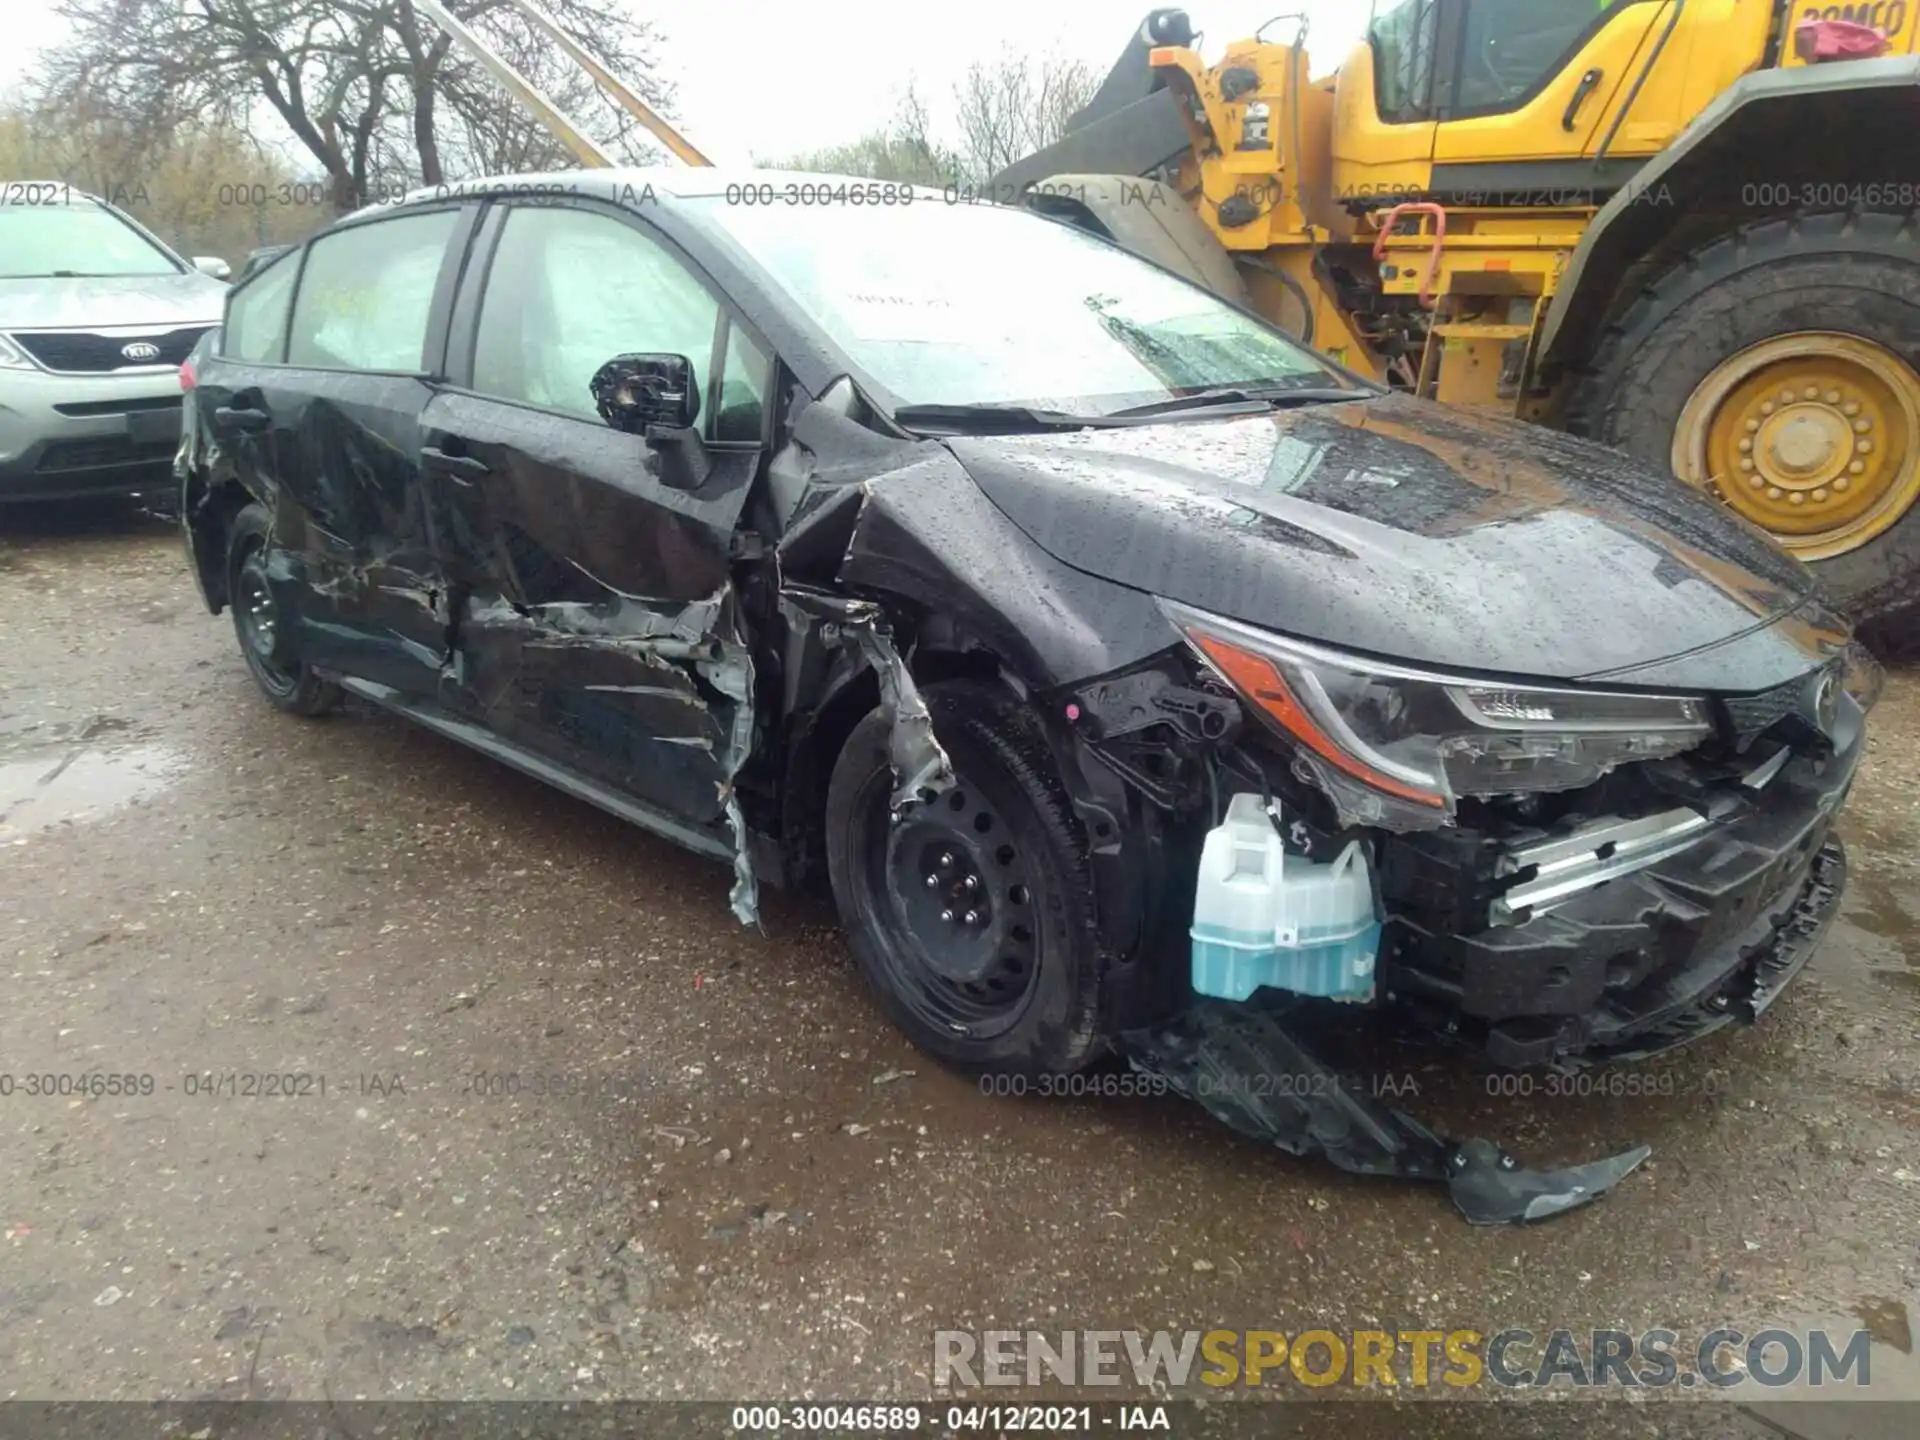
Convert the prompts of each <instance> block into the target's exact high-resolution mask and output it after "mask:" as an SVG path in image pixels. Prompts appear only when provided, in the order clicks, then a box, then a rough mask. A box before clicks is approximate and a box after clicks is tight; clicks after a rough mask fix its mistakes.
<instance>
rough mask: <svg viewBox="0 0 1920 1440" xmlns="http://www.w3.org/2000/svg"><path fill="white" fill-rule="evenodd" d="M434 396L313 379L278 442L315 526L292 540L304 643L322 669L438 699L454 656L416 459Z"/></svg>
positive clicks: (409, 382) (387, 382) (382, 379)
mask: <svg viewBox="0 0 1920 1440" xmlns="http://www.w3.org/2000/svg"><path fill="white" fill-rule="evenodd" d="M430 393H431V392H430V391H429V389H428V387H427V385H426V384H425V382H423V381H421V380H419V379H417V378H414V377H411V376H396V375H374V374H350V373H344V372H343V373H329V372H307V373H306V374H305V375H304V376H303V379H302V393H301V395H300V397H299V400H298V402H297V404H296V408H294V409H293V410H292V411H291V413H289V414H288V415H287V416H286V417H285V429H284V431H280V432H279V433H278V434H277V436H276V438H277V439H278V441H279V471H278V473H279V477H280V482H281V485H282V486H283V487H284V489H285V491H286V496H287V498H288V499H289V500H290V501H291V502H292V505H293V508H296V509H297V510H299V511H300V512H301V513H302V515H303V516H304V518H305V524H304V525H302V526H301V527H299V529H298V530H297V531H296V530H294V529H292V528H291V527H289V529H288V531H287V533H286V535H285V536H284V537H283V538H284V540H285V541H287V542H289V544H290V546H291V544H293V543H297V545H298V548H297V549H291V548H290V550H289V555H288V560H289V562H297V564H298V565H299V567H300V568H301V569H302V570H304V572H305V584H304V587H302V589H303V593H302V594H297V595H296V594H290V595H289V603H290V604H291V606H292V607H293V613H294V614H295V615H297V616H298V624H299V627H300V632H301V635H302V637H303V638H302V644H303V645H305V646H306V647H308V650H309V653H311V654H312V655H314V656H315V663H318V664H324V665H327V666H329V667H331V668H334V669H338V670H341V671H343V672H345V673H347V674H351V675H360V676H364V677H365V678H367V679H371V680H377V681H379V682H380V683H382V684H386V685H393V686H395V687H398V688H400V689H404V690H407V691H410V692H412V693H415V694H432V693H433V690H434V687H435V685H436V683H437V674H438V670H439V666H440V663H441V661H442V659H443V658H444V655H445V652H446V592H447V587H446V580H445V577H444V575H443V573H442V572H441V569H440V566H439V562H438V560H437V558H436V556H435V553H434V545H433V541H432V536H431V532H430V530H429V526H428V518H427V514H426V509H425V505H424V496H423V494H422V491H421V486H420V473H419V464H418V459H417V454H416V452H417V449H418V445H419V438H418V437H419V418H420V412H421V409H422V408H423V407H424V406H425V405H426V403H427V400H428V397H429V395H430ZM290 398H291V397H290ZM278 427H279V417H278V416H276V430H278Z"/></svg>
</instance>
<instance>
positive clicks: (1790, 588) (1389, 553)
mask: <svg viewBox="0 0 1920 1440" xmlns="http://www.w3.org/2000/svg"><path fill="white" fill-rule="evenodd" d="M949 443H950V444H951V446H952V448H953V452H954V454H955V455H957V456H958V457H959V459H960V461H961V462H962V463H963V464H964V465H965V466H966V467H967V470H968V472H969V473H970V474H971V475H972V476H973V478H974V480H975V482H976V483H977V484H978V485H979V486H980V488H981V489H982V490H984V491H985V492H986V494H987V495H988V496H989V497H990V498H991V499H992V500H993V502H994V503H995V504H996V505H997V506H998V507H999V508H1000V509H1001V510H1002V511H1003V512H1004V513H1005V514H1006V515H1007V516H1008V518H1010V519H1011V520H1012V521H1013V522H1014V523H1015V524H1016V525H1018V526H1019V527H1020V528H1021V530H1023V531H1024V532H1025V533H1026V534H1027V535H1028V536H1029V537H1030V538H1031V539H1032V540H1033V541H1034V543H1036V544H1037V545H1039V546H1040V547H1041V548H1042V549H1044V550H1046V551H1047V552H1048V553H1049V554H1050V555H1052V556H1054V557H1055V558H1056V559H1058V560H1061V561H1063V562H1065V563H1066V564H1068V565H1070V566H1073V567H1074V568H1075V569H1078V570H1083V571H1086V572H1088V573H1090V574H1093V575H1098V576H1100V577H1102V578H1104V579H1107V580H1111V581H1115V582H1117V583H1119V584H1123V585H1127V586H1131V587H1134V588H1136V589H1140V590H1145V591H1148V592H1150V593H1152V594H1155V595H1163V596H1166V597H1168V598H1170V599H1175V600H1182V601H1185V602H1186V603H1188V604H1190V605H1196V606H1199V607H1200V608H1202V609H1205V610H1211V611H1214V612H1215V613H1217V614H1221V615H1228V616H1232V617H1233V618H1235V619H1239V620H1244V621H1246V622H1248V623H1249V624H1253V625H1259V626H1262V627H1264V628H1267V629H1270V630H1274V631H1277V632H1279V633H1282V634H1286V635H1293V636H1297V637H1300V638H1302V639H1309V640H1318V641H1321V642H1323V643H1325V644H1329V645H1337V646H1341V647H1344V648H1347V649H1352V650H1360V651H1366V652H1368V653H1371V654H1374V655H1378V656H1386V657H1392V658H1396V659H1401V660H1407V661H1413V662H1419V663H1424V664H1429V665H1437V666H1444V667H1447V668H1451V669H1460V670H1473V671H1480V672H1486V673H1492V674H1506V675H1511V676H1537V677H1542V678H1551V679H1560V680H1579V679H1593V678H1596V677H1600V676H1607V675H1619V676H1620V678H1622V679H1623V680H1630V681H1633V682H1635V683H1644V684H1650V685H1670V684H1681V683H1691V684H1692V685H1695V686H1697V687H1699V688H1705V689H1731V690H1741V689H1759V688H1764V687H1765V686H1767V685H1770V684H1774V683H1778V680H1779V679H1780V678H1782V676H1783V675H1791V674H1796V673H1799V672H1800V671H1801V670H1804V669H1806V668H1809V667H1811V666H1812V665H1814V664H1817V663H1819V662H1820V660H1821V659H1822V658H1824V655H1823V652H1830V651H1831V649H1832V648H1833V646H1834V645H1836V644H1838V643H1842V641H1843V640H1844V635H1843V634H1842V633H1841V632H1840V631H1839V630H1838V629H1837V628H1836V626H1835V625H1834V624H1833V622H1832V621H1831V619H1830V617H1827V616H1826V615H1825V613H1824V612H1822V611H1820V609H1819V607H1818V605H1817V604H1812V603H1809V601H1810V597H1811V596H1812V595H1813V592H1814V580H1813V577H1812V573H1811V572H1810V571H1809V570H1807V569H1806V568H1805V567H1804V566H1802V565H1801V564H1800V563H1799V562H1797V561H1796V560H1794V559H1793V558H1792V557H1790V556H1788V555H1787V554H1786V553H1785V552H1783V551H1782V550H1780V549H1779V548H1777V547H1776V546H1775V545H1774V544H1773V543H1772V542H1771V541H1769V540H1768V539H1767V537H1766V536H1765V535H1763V534H1762V533H1761V532H1760V531H1759V530H1757V529H1755V528H1753V527H1752V526H1749V525H1747V524H1746V523H1745V522H1744V521H1742V520H1740V519H1738V518H1737V517H1735V516H1734V515H1732V514H1731V513H1730V512H1728V511H1727V510H1725V509H1724V508H1723V507H1721V506H1720V505H1718V504H1716V503H1715V502H1713V501H1712V500H1710V499H1709V498H1707V497H1706V496H1704V495H1701V494H1699V493H1698V492H1696V491H1693V490H1691V489H1688V488H1687V487H1685V486H1682V485H1680V484H1678V483H1676V482H1675V481H1673V480H1672V479H1670V478H1669V477H1667V476H1664V475H1659V474H1656V473H1655V472H1653V471H1652V470H1649V469H1648V468H1646V467H1645V466H1643V465H1640V464H1638V463H1637V462H1635V461H1633V460H1630V459H1628V458H1627V457H1625V456H1624V455H1620V454H1618V453H1616V452H1614V451H1612V450H1608V449H1604V448H1602V447H1600V446H1598V445H1592V444H1589V443H1587V442H1584V441H1580V440H1576V439H1572V438H1570V437H1568V436H1565V435H1560V434H1556V433H1554V432H1552V431H1548V430H1542V429H1539V428H1537V427H1535V426H1531V425H1523V424H1520V423H1519V422H1516V421H1511V420H1502V419H1498V418H1486V417H1481V416H1476V415H1471V414H1468V413H1465V412H1462V411H1459V410H1452V409H1448V408H1446V407H1443V406H1439V405H1434V404H1430V403H1428V402H1424V401H1418V400H1411V399H1407V398H1404V397H1401V396H1382V397H1380V398H1378V399H1371V400H1362V401H1352V402H1346V403H1337V404H1328V405H1316V406H1312V407H1308V408H1302V409H1295V410H1283V411H1280V412H1278V413H1276V414H1274V415H1272V416H1265V415H1262V416H1256V417H1253V418H1244V419H1233V420H1190V421H1187V422H1185V423H1169V424H1164V425H1151V426H1145V427H1140V428H1128V429H1111V430H1095V431H1079V432H1074V433H1070V434H1063V435H1040V436H1020V437H1014V438H999V437H996V438H990V439H989V438H974V437H963V438H957V439H954V440H952V441H950V442H949ZM1795 611H1800V612H1802V613H1801V614H1800V615H1799V616H1798V617H1797V618H1796V623H1794V624H1790V625H1775V624H1774V622H1776V621H1778V620H1780V619H1781V618H1782V617H1784V616H1787V615H1789V614H1792V613H1793V612H1795ZM1809 621H1812V623H1809ZM1769 627H1771V628H1769ZM1759 632H1766V633H1765V634H1761V633H1759ZM1741 637H1746V639H1745V641H1744V643H1743V644H1741V645H1738V646H1731V647H1729V646H1728V645H1727V643H1726V642H1729V641H1733V640H1736V639H1740V638H1741ZM1710 650H1713V651H1717V652H1720V656H1721V658H1720V660H1719V661H1718V662H1705V663H1697V664H1689V665H1680V666H1675V665H1673V664H1667V665H1659V664H1657V663H1656V662H1661V661H1669V660H1671V659H1672V658H1673V657H1676V656H1693V655H1696V654H1698V653H1699V652H1704V651H1710ZM1735 653H1737V654H1738V655H1739V656H1740V657H1741V659H1740V661H1739V663H1737V664H1729V663H1727V662H1728V661H1731V660H1732V658H1733V655H1734V654H1735ZM1629 671H1638V672H1641V673H1639V674H1633V675H1629V674H1624V673H1623V672H1629Z"/></svg>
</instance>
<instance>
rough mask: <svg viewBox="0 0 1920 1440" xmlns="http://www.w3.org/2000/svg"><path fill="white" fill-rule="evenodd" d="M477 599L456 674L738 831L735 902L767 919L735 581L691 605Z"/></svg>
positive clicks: (454, 663)
mask: <svg viewBox="0 0 1920 1440" xmlns="http://www.w3.org/2000/svg"><path fill="white" fill-rule="evenodd" d="M603 588H605V589H607V590H608V591H609V593H608V596H607V598H606V599H603V600H599V601H593V602H583V601H560V600H556V601H549V602H546V603H542V604H535V605H525V604H518V603H515V602H514V601H512V600H509V599H506V598H503V597H498V596H496V597H494V598H490V599H486V600H479V599H472V600H469V601H468V602H467V604H466V606H465V608H464V610H463V612H462V614H461V616H460V619H459V622H458V624H457V626H455V627H454V635H453V641H452V645H451V647H450V651H449V655H448V658H447V662H446V668H445V675H446V678H447V680H448V682H449V683H451V684H452V685H454V686H456V687H457V688H458V689H460V690H461V691H463V692H464V693H465V695H466V696H467V697H468V705H469V708H471V709H473V710H475V711H477V712H478V713H480V714H483V715H486V716H487V717H488V724H489V725H490V726H492V727H493V728H494V729H496V730H499V731H501V732H502V733H504V734H507V735H509V736H514V735H515V734H516V732H519V734H520V735H521V736H523V737H524V738H525V739H526V740H527V741H528V742H531V743H538V744H540V745H541V746H542V747H543V748H547V749H549V750H550V749H551V748H552V747H553V746H554V745H555V744H556V743H557V744H559V745H560V746H562V747H563V750H564V753H563V754H562V756H561V758H562V759H563V760H564V761H565V762H566V763H568V764H569V765H571V766H573V767H574V768H576V769H578V770H581V771H583V772H585V773H587V774H589V775H591V776H592V777H593V778H595V779H596V780H599V781H601V782H602V783H609V784H612V785H614V786H615V787H616V788H618V789H620V790H621V791H622V792H623V793H631V794H634V795H636V796H640V797H643V798H645V799H647V800H649V801H650V802H652V803H654V804H656V805H659V806H660V807H662V808H663V809H664V810H665V811H667V812H668V813H671V814H676V815H682V816H687V817H691V818H693V819H695V820H698V821H700V822H701V823H704V824H708V825H711V826H714V827H716V828H718V827H719V826H722V825H724V826H725V827H726V830H727V831H728V832H729V833H730V835H731V837H732V846H731V848H732V853H733V868H734V883H733V890H732V895H731V904H732V908H733V913H734V915H735V917H736V918H738V919H739V921H740V922H741V923H742V924H744V925H753V924H757V923H758V921H759V894H758V885H757V881H756V877H755V874H754V869H753V864H752V860H751V858H750V851H749V848H748V837H747V824H746V818H745V816H744V815H743V813H742V812H741V808H740V804H739V800H738V799H737V797H736V795H735V793H734V780H735V777H736V776H737V775H738V773H739V771H740V769H741V767H742V766H744V765H745V764H746V762H747V759H748V757H749V755H750V753H751V751H752V748H753V738H754V708H753V684H754V678H753V677H754V670H753V661H752V657H751V654H750V652H749V650H748V647H747V645H746V642H745V641H744V640H743V639H742V638H741V635H740V628H739V621H738V616H737V613H736V605H735V602H734V597H733V593H732V590H731V588H730V587H723V588H721V589H720V590H717V591H716V592H714V593H713V594H711V595H708V596H705V597H703V598H701V599H698V600H694V601H688V602H679V601H666V600H657V599H651V598H648V597H643V596H635V595H626V594H621V593H617V592H612V591H611V587H605V586H603Z"/></svg>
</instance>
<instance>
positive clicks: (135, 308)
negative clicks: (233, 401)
mask: <svg viewBox="0 0 1920 1440" xmlns="http://www.w3.org/2000/svg"><path fill="white" fill-rule="evenodd" d="M228 273H229V272H228V267H227V264H226V262H225V261H224V260H219V259H215V258H213V257H211V256H196V257H195V258H194V259H193V260H192V261H191V262H189V261H187V260H185V259H183V258H181V257H180V256H179V255H176V254H175V253H174V252H173V251H172V250H170V249H168V248H167V247H166V246H165V245H164V244H162V243H161V242H160V240H159V239H158V238H157V237H155V236H154V235H153V234H151V233H150V232H149V231H147V230H146V229H144V228H143V227H142V226H140V225H139V224H138V223H137V222H135V221H134V220H132V219H131V218H129V217H128V216H127V215H125V214H122V213H121V212H120V211H118V210H116V209H114V208H113V207H112V206H111V205H108V204H107V203H106V202H105V201H103V200H100V199H98V198H97V197H95V196H92V195H88V194H85V193H84V192H82V191H79V190H76V189H73V188H72V187H71V186H68V185H63V184H60V183H58V182H54V181H15V180H8V181H0V503H4V502H6V501H10V500H53V499H62V498H66V497H70V496H81V495H125V494H132V493H135V492H138V491H142V490H159V489H162V488H164V487H165V486H166V485H167V482H168V477H169V473H170V467H171V462H172V460H173V454H174V450H175V448H176V447H177V446H178V444H179V441H180V410H181V406H180V393H181V392H180V381H179V371H180V365H181V362H182V361H184V360H185V359H186V358H187V355H188V353H189V352H190V351H191V350H192V349H193V346H194V343H195V342H196V341H198V340H199V338H200V336H201V335H202V334H204V333H205V332H206V331H207V330H208V329H209V328H210V327H211V326H214V325H216V324H218V323H219V320H220V312H221V308H222V306H223V305H224V303H225V297H226V292H227V286H226V284H225V283H224V282H225V279H226V276H227V274H228Z"/></svg>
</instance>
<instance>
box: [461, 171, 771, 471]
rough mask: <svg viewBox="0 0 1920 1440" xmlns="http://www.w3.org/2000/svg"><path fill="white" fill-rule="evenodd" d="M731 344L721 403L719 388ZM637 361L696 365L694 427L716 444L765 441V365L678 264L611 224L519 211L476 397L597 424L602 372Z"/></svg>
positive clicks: (485, 306)
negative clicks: (622, 358)
mask: <svg viewBox="0 0 1920 1440" xmlns="http://www.w3.org/2000/svg"><path fill="white" fill-rule="evenodd" d="M730 330H731V331H732V335H731V337H729V333H728V332H729V331H730ZM729 338H731V341H732V344H731V347H730V350H731V353H729V355H728V356H727V365H726V369H725V380H724V382H723V384H722V387H721V389H722V393H721V395H720V396H718V397H715V396H713V395H711V394H709V393H707V392H708V389H709V377H710V376H711V375H712V374H713V373H714V368H713V362H714V357H715V356H716V354H717V353H718V347H719V346H720V345H722V344H726V343H727V342H728V340H729ZM631 354H672V355H684V356H686V357H687V359H688V360H690V361H691V362H692V364H693V373H694V375H695V376H696V377H698V380H699V384H700V408H699V411H698V413H697V414H696V416H695V420H694V424H695V426H696V427H697V428H699V429H700V431H701V432H702V433H703V434H704V435H706V436H707V438H709V439H721V440H729V439H743V438H744V439H754V440H757V439H759V437H760V396H761V385H760V383H759V382H760V381H761V380H762V379H763V377H764V376H765V374H766V368H767V366H766V362H765V360H764V359H763V358H761V357H760V356H759V354H758V351H757V350H755V349H754V348H753V346H752V342H751V341H749V340H748V339H747V337H746V336H744V335H742V334H740V333H739V332H738V331H737V330H734V329H733V327H732V326H731V325H730V324H728V322H727V320H726V317H725V314H724V312H723V311H722V310H721V308H720V306H719V304H718V302H717V301H715V299H714V298H713V296H712V295H711V294H710V293H708V291H707V289H706V287H705V286H704V285H702V284H701V283H700V281H698V280H697V279H695V278H694V276H693V275H692V274H691V273H689V272H688V270H687V269H686V267H685V266H684V265H682V264H681V263H680V261H679V260H678V259H677V258H676V257H675V256H674V255H672V254H671V253H670V252H669V251H668V250H667V249H666V248H665V247H664V246H662V245H660V244H659V243H658V242H656V241H654V240H652V239H650V238H649V237H648V236H646V235H643V234H641V233H640V232H639V231H637V230H635V229H634V228H633V227H632V226H630V225H625V224H622V223H621V222H620V221H619V220H617V219H615V218H614V217H612V216H610V215H601V214H595V213H594V212H592V211H586V210H578V209H572V208H564V207H550V206H549V207H542V206H520V207H516V208H515V209H513V210H511V211H509V212H508V215H507V219H506V226H505V229H504V230H503V231H502V233H501V236H500V245H499V248H498V250H496V252H495V253H494V257H493V266H492V269H491V272H490V274H489V276H488V280H487V289H486V294H485V297H484V298H483V299H482V301H481V305H480V321H479V327H478V331H477V334H476V338H475V345H474V356H473V386H474V388H475V389H476V390H479V391H481V392H483V393H485V394H488V395H497V396H499V397H501V398H502V399H507V400H519V401H523V402H525V403H527V404H529V405H538V406H540V407H542V408H543V409H548V410H561V411H567V412H569V413H572V414H576V415H579V416H581V417H583V418H586V419H592V420H598V419H599V418H600V413H599V410H598V409H597V408H596V406H595V404H594V399H593V393H592V389H591V382H592V380H593V376H594V372H595V371H597V370H598V369H599V368H600V367H601V366H602V365H604V364H605V363H606V362H607V361H609V360H611V359H613V358H614V357H615V356H616V355H631ZM743 430H748V431H750V432H751V433H744V434H743V433H742V431H743Z"/></svg>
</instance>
